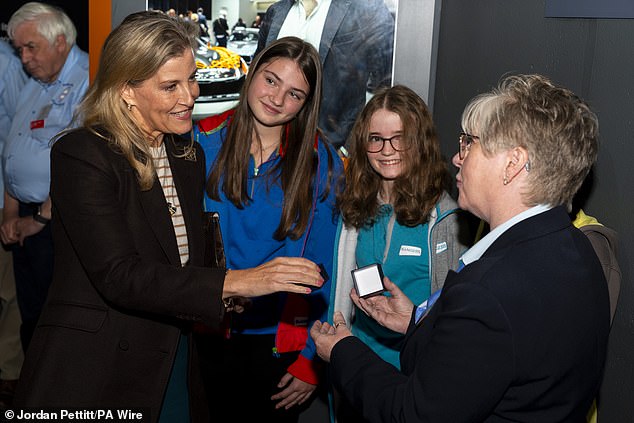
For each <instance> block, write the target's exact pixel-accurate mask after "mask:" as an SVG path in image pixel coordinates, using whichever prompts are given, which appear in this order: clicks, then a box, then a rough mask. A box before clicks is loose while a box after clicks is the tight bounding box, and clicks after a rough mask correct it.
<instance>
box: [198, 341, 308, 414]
mask: <svg viewBox="0 0 634 423" xmlns="http://www.w3.org/2000/svg"><path fill="white" fill-rule="evenodd" d="M196 339H197V348H198V353H199V355H200V359H201V361H202V366H201V367H202V371H203V380H204V382H205V389H206V390H207V398H208V402H209V407H210V413H211V415H212V416H214V421H232V422H250V423H252V422H258V421H261V422H269V421H270V422H275V423H295V422H297V420H298V418H299V414H300V413H301V412H302V411H304V410H306V408H308V405H309V403H310V401H307V402H306V403H304V404H302V405H301V406H295V407H292V408H291V409H289V410H284V409H283V408H282V409H279V410H275V404H276V403H277V402H279V401H272V400H271V396H273V395H275V394H276V393H278V392H279V391H280V389H279V388H278V387H277V383H278V382H279V381H280V379H281V378H282V376H284V374H285V373H286V369H287V368H288V366H290V365H291V364H292V363H293V362H294V361H295V360H296V359H297V356H298V355H299V352H291V353H284V354H279V355H277V356H276V355H273V352H272V347H273V346H274V345H275V343H274V342H275V336H274V335H235V334H232V335H231V338H230V339H229V340H225V339H223V337H222V336H220V335H218V336H214V335H197V336H196ZM216 418H217V419H218V420H216ZM224 419H227V420H224Z"/></svg>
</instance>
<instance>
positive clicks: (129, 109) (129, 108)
mask: <svg viewBox="0 0 634 423" xmlns="http://www.w3.org/2000/svg"><path fill="white" fill-rule="evenodd" d="M126 106H128V112H131V111H132V105H131V104H130V103H126Z"/></svg>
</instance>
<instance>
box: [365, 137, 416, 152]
mask: <svg viewBox="0 0 634 423" xmlns="http://www.w3.org/2000/svg"><path fill="white" fill-rule="evenodd" d="M386 142H389V143H390V145H391V146H392V148H393V149H394V150H395V151H399V152H401V151H405V150H407V149H408V148H409V145H407V143H405V142H404V141H403V139H402V138H401V134H398V135H394V136H393V137H390V138H383V137H380V136H378V135H370V136H369V137H368V141H367V142H366V144H365V149H366V151H367V152H368V153H378V152H380V151H383V149H384V148H385V143H386Z"/></svg>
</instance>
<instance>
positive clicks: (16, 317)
mask: <svg viewBox="0 0 634 423" xmlns="http://www.w3.org/2000/svg"><path fill="white" fill-rule="evenodd" d="M26 79H27V76H26V74H25V73H24V70H23V69H22V64H21V63H20V60H19V59H18V58H17V56H16V55H15V51H14V50H13V48H12V47H11V45H10V44H9V43H7V42H6V41H5V40H4V39H0V152H2V149H3V148H4V144H5V143H6V141H7V134H8V133H9V129H10V128H11V121H12V119H13V116H14V114H15V108H16V105H17V102H18V99H19V97H20V91H21V90H22V87H23V86H24V83H25V82H26ZM3 186H4V181H3V178H2V162H0V187H3ZM3 204H4V196H0V225H1V224H2V208H3ZM23 361H24V354H23V352H22V345H20V310H19V309H18V303H17V300H16V296H15V279H14V277H13V262H12V259H11V253H10V252H9V251H8V250H6V249H5V248H4V245H0V411H4V410H6V409H8V408H9V407H11V401H12V399H13V392H14V391H15V386H16V384H17V381H18V377H19V376H20V369H21V368H22V362H23Z"/></svg>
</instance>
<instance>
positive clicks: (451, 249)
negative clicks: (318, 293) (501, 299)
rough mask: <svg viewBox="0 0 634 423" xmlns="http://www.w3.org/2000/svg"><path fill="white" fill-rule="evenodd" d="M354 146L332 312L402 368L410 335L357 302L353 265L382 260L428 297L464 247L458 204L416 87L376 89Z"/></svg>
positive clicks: (404, 286) (405, 284) (341, 199)
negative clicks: (406, 336)
mask: <svg viewBox="0 0 634 423" xmlns="http://www.w3.org/2000/svg"><path fill="white" fill-rule="evenodd" d="M348 145H349V147H350V157H349V161H348V165H347V168H346V175H345V176H346V177H345V187H343V188H342V189H341V190H340V193H339V195H338V197H337V205H338V207H339V208H340V210H341V219H340V223H339V230H338V237H337V238H338V243H337V246H336V249H335V254H336V259H335V275H334V276H335V278H334V281H333V287H332V290H331V301H330V317H331V318H332V314H333V312H334V311H335V310H337V311H343V312H344V316H345V319H346V321H347V322H352V323H351V325H350V327H351V329H352V332H353V333H354V334H355V335H356V336H358V337H359V338H360V339H361V340H363V341H364V342H365V343H366V344H367V345H369V346H370V347H371V348H372V349H373V350H374V351H375V352H376V353H377V354H378V355H379V356H381V357H382V358H383V359H384V360H386V361H387V362H389V363H392V364H393V365H394V366H396V367H397V368H398V367H399V360H398V354H399V350H400V349H401V346H402V342H403V339H404V336H403V335H402V334H399V333H396V332H394V331H391V330H389V329H386V328H384V327H382V326H380V325H379V324H378V323H377V322H376V321H374V320H373V319H372V318H369V317H368V316H367V315H365V314H364V313H363V312H360V311H359V309H357V308H356V307H355V306H354V304H353V303H352V300H351V298H350V291H351V289H352V287H353V280H352V276H351V273H350V271H351V270H352V269H355V268H360V267H363V266H366V265H370V264H374V263H379V264H381V265H382V269H383V272H384V274H385V276H387V277H388V278H389V279H390V280H392V281H394V283H396V284H397V285H398V286H399V287H400V288H401V290H402V291H403V292H405V293H406V294H407V295H408V296H409V297H410V298H411V299H412V301H414V302H416V303H421V302H423V301H425V300H426V299H427V298H428V297H429V296H430V294H432V293H433V292H435V291H437V290H438V289H440V288H441V287H442V284H443V281H444V279H445V276H446V274H447V271H448V270H449V269H456V268H457V266H458V258H459V256H460V254H461V253H462V252H463V251H464V250H465V249H466V247H465V245H463V244H462V243H461V242H460V241H459V239H458V231H459V225H458V220H459V217H458V216H459V215H458V206H457V205H456V203H455V202H454V201H453V200H452V199H451V198H450V197H449V195H448V194H447V192H446V191H445V190H444V185H445V181H446V176H447V170H446V166H445V163H444V161H443V160H442V158H441V154H440V146H439V143H438V139H437V136H436V130H435V127H434V123H433V121H432V117H431V114H430V113H429V110H428V108H427V106H426V104H425V103H424V101H423V100H422V99H421V98H420V97H419V96H418V95H417V94H416V93H415V92H414V91H412V90H411V89H409V88H407V87H404V86H394V87H391V88H386V89H383V90H381V91H379V92H378V93H377V94H376V95H375V96H373V97H372V99H371V100H370V101H369V102H368V104H367V105H366V107H365V108H364V110H363V111H362V112H361V114H360V115H359V117H358V119H357V121H356V123H355V125H354V127H353V130H352V133H351V135H350V138H349V139H348ZM343 185H344V184H342V186H343ZM346 412H347V407H345V406H344V407H343V408H341V413H344V414H345V413H346ZM338 418H339V420H345V421H355V419H356V418H355V417H354V416H345V417H344V416H343V415H342V414H339V416H338Z"/></svg>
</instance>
